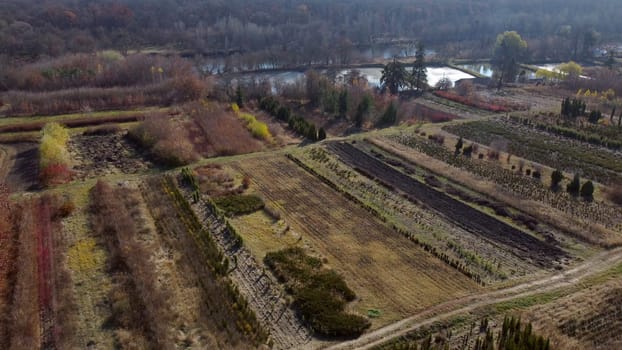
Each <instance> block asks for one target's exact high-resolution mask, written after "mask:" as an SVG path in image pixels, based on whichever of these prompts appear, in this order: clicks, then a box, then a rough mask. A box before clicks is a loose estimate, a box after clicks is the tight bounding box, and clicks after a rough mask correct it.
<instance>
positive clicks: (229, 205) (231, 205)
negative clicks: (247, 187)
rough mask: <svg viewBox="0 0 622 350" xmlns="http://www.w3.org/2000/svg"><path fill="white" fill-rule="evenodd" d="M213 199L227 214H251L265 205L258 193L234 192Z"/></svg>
mask: <svg viewBox="0 0 622 350" xmlns="http://www.w3.org/2000/svg"><path fill="white" fill-rule="evenodd" d="M213 201H214V204H216V206H218V207H219V208H220V209H222V210H223V211H224V212H225V214H226V215H243V214H250V213H253V212H256V211H257V210H260V209H262V208H263V207H264V202H263V200H262V199H261V198H260V197H258V196H256V195H242V194H234V195H229V196H223V197H218V198H214V200H213Z"/></svg>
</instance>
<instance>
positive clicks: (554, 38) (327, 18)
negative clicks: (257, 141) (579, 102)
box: [0, 0, 622, 66]
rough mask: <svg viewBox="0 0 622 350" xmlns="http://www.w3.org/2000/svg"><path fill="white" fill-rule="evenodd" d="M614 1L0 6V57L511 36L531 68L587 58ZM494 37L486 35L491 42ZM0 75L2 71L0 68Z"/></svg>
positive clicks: (305, 55)
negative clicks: (525, 46) (523, 46)
mask: <svg viewBox="0 0 622 350" xmlns="http://www.w3.org/2000/svg"><path fill="white" fill-rule="evenodd" d="M619 5H620V4H619V1H618V0H598V1H593V2H585V1H579V0H549V1H541V0H526V1H510V0H469V1H464V0H436V1H431V0H417V1H406V0H387V1H382V2H379V1H372V0H342V1H329V0H307V1H300V0H258V1H245V0H230V1H222V0H205V1H198V0H118V1H93V0H58V1H44V2H41V1H34V0H6V1H2V2H0V57H1V58H2V61H3V62H7V61H15V60H18V61H23V60H32V59H36V58H40V57H41V56H52V57H55V56H59V55H62V54H65V53H68V52H93V51H98V50H104V49H117V50H120V51H122V52H125V51H128V50H134V49H140V48H142V49H145V48H158V49H167V50H174V51H185V52H189V53H192V54H204V55H228V54H242V55H255V56H254V58H255V59H257V60H261V61H263V62H270V61H274V62H283V60H284V59H287V60H288V63H292V64H304V63H310V62H331V63H350V61H351V60H352V59H353V57H352V50H353V49H354V48H359V49H360V48H368V47H370V46H372V45H379V44H383V43H385V44H386V43H389V42H394V41H396V40H401V41H402V42H405V43H410V42H412V44H413V45H414V42H415V41H422V42H424V43H425V44H426V46H427V47H429V48H433V49H435V50H436V51H437V52H439V54H441V55H442V56H444V57H464V58H482V57H489V56H490V54H491V49H492V46H493V45H494V41H495V36H496V34H497V33H500V32H503V31H504V30H516V31H518V32H519V33H521V35H522V36H523V38H525V39H526V40H527V41H528V42H529V46H530V49H531V55H532V58H533V59H551V60H555V59H560V58H565V59H567V58H568V57H572V58H575V59H580V58H582V57H588V56H589V55H590V53H591V50H592V49H593V48H594V47H595V46H596V44H598V43H608V42H616V41H617V40H619V33H620V32H621V31H622V22H621V21H620V20H619V19H620V18H621V17H622V7H620V6H619ZM493 33H494V34H493ZM3 66H5V65H4V64H3Z"/></svg>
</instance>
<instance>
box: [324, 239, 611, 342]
mask: <svg viewBox="0 0 622 350" xmlns="http://www.w3.org/2000/svg"><path fill="white" fill-rule="evenodd" d="M620 263H622V248H616V249H613V250H609V251H606V252H603V253H601V254H599V255H597V256H595V257H593V258H592V259H590V260H589V261H587V262H585V263H583V264H580V265H578V266H576V267H575V268H573V269H570V270H567V271H564V272H562V273H558V274H553V275H549V276H547V277H545V278H542V279H539V280H535V281H531V282H527V283H523V284H519V285H517V286H514V287H510V288H506V289H501V290H497V291H492V292H488V293H483V294H479V295H476V296H470V297H465V298H460V299H456V300H453V301H450V302H447V303H443V304H440V305H437V306H435V307H432V308H429V309H427V310H425V311H423V312H420V313H418V314H415V315H413V316H411V317H408V318H406V319H403V320H401V321H398V322H395V323H393V324H390V325H388V326H385V327H383V328H380V329H377V330H375V331H373V332H370V333H368V334H365V335H363V336H361V337H359V338H358V339H355V340H351V341H347V342H343V343H339V344H336V345H332V346H330V347H327V348H326V349H331V350H336V349H370V348H373V347H374V346H378V345H380V344H382V343H384V342H386V341H388V340H390V339H393V338H396V337H399V336H402V335H405V334H407V333H408V332H410V331H412V330H414V329H417V328H420V327H423V326H426V325H430V324H432V323H434V322H437V321H441V320H445V319H448V318H451V317H453V316H457V315H461V314H465V313H468V312H471V311H473V310H475V309H478V308H481V307H484V306H489V305H494V304H497V303H501V302H505V301H509V300H512V299H517V298H521V297H528V296H531V295H535V294H539V293H543V292H549V291H553V290H556V289H560V288H564V287H571V286H574V285H576V284H577V283H579V282H580V281H581V280H582V279H584V278H586V277H588V276H590V275H594V274H597V273H599V272H604V271H606V270H607V269H609V268H611V267H612V266H615V265H617V264H620ZM462 305H467V306H462Z"/></svg>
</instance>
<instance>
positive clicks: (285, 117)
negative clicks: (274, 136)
mask: <svg viewBox="0 0 622 350" xmlns="http://www.w3.org/2000/svg"><path fill="white" fill-rule="evenodd" d="M259 107H260V108H261V109H263V110H264V111H266V112H268V113H270V115H272V116H273V117H276V118H277V119H278V120H280V121H283V122H286V123H287V124H288V125H289V127H290V128H291V129H292V130H294V131H296V133H298V134H300V135H302V136H304V137H306V138H308V139H310V140H312V141H320V140H323V139H325V138H326V131H324V129H323V128H320V129H319V130H318V129H317V127H316V126H315V125H314V124H312V123H309V122H308V121H306V120H305V119H304V118H303V117H300V116H297V115H295V114H293V113H292V111H291V109H290V108H289V107H286V106H281V104H280V103H279V101H277V100H276V99H275V98H274V97H272V96H269V97H264V98H262V99H261V101H260V102H259Z"/></svg>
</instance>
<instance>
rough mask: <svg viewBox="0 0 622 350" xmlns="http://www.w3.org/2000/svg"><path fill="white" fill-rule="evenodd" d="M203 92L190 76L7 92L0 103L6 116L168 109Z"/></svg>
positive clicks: (201, 85)
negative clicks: (125, 84) (141, 82)
mask: <svg viewBox="0 0 622 350" xmlns="http://www.w3.org/2000/svg"><path fill="white" fill-rule="evenodd" d="M205 89H206V87H205V83H204V82H203V81H201V80H199V79H198V78H196V77H192V76H189V77H176V78H172V79H169V80H165V81H162V82H158V83H156V84H151V85H146V86H130V87H111V88H94V87H91V88H74V89H67V90H58V91H51V92H23V91H9V92H7V93H5V94H4V95H3V96H1V97H2V100H3V102H5V103H8V104H9V108H8V110H7V113H8V114H9V115H16V116H33V115H56V114H67V113H77V112H82V111H84V110H90V111H92V110H95V111H98V110H112V109H127V108H130V107H138V106H168V105H171V104H173V103H180V102H185V101H191V100H195V99H197V98H199V97H201V96H202V95H203V93H204V91H205Z"/></svg>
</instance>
